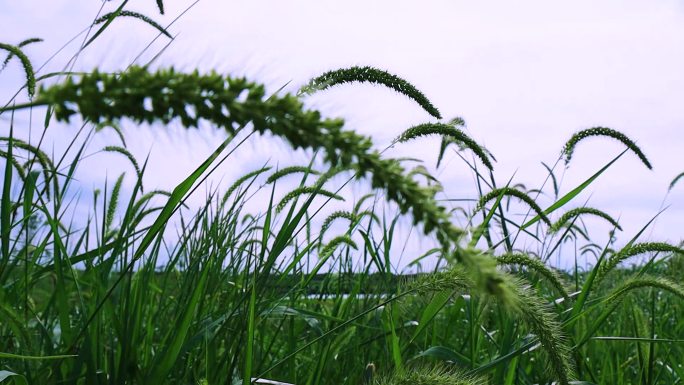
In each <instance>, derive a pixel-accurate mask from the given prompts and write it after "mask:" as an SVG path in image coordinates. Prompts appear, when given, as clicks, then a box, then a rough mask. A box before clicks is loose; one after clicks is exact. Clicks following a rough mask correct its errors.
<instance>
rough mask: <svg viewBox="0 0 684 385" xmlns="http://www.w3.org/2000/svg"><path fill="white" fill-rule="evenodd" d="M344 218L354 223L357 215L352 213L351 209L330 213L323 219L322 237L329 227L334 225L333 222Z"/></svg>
mask: <svg viewBox="0 0 684 385" xmlns="http://www.w3.org/2000/svg"><path fill="white" fill-rule="evenodd" d="M340 218H344V219H347V220H348V221H349V222H351V223H354V222H355V221H356V220H357V217H356V215H354V213H351V212H349V211H342V210H340V211H335V212H334V213H332V214H330V215H328V217H327V218H325V220H324V221H323V224H322V225H321V230H320V232H319V233H320V236H321V237H322V236H323V235H324V234H325V232H326V231H328V228H330V226H331V225H332V223H333V222H334V221H335V220H336V219H340Z"/></svg>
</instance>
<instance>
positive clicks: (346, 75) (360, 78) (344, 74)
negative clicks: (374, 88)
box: [299, 66, 442, 119]
mask: <svg viewBox="0 0 684 385" xmlns="http://www.w3.org/2000/svg"><path fill="white" fill-rule="evenodd" d="M354 82H358V83H373V84H381V85H383V86H385V87H388V88H391V89H393V90H395V91H397V92H398V93H400V94H402V95H404V96H406V97H408V98H410V99H412V100H413V101H415V102H416V103H418V104H419V105H420V106H421V107H423V109H424V110H425V111H427V113H429V114H430V115H432V116H434V117H435V118H437V119H441V118H442V115H441V114H440V113H439V110H438V109H437V108H436V107H435V106H434V105H433V104H432V102H430V100H429V99H428V98H427V97H426V96H425V95H424V94H423V93H422V92H420V91H419V90H418V89H417V88H416V87H415V86H413V85H412V84H411V83H409V82H407V81H406V80H404V79H402V78H400V77H399V76H396V75H393V74H391V73H389V72H387V71H383V70H379V69H377V68H373V67H369V66H365V67H356V66H354V67H350V68H342V69H337V70H333V71H328V72H326V73H324V74H322V75H320V76H317V77H315V78H313V79H311V81H309V83H308V84H307V85H305V86H303V87H302V88H301V89H300V90H299V93H300V94H312V93H314V92H316V91H322V90H326V89H328V88H330V87H333V86H336V85H339V84H346V83H354Z"/></svg>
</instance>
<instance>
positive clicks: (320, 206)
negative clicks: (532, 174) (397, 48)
mask: <svg viewBox="0 0 684 385" xmlns="http://www.w3.org/2000/svg"><path fill="white" fill-rule="evenodd" d="M126 3H127V2H126V1H123V3H122V4H121V5H120V7H118V8H117V9H116V11H114V12H112V13H107V14H103V15H101V17H99V18H98V19H96V20H93V25H92V26H91V27H90V28H89V30H88V31H87V33H86V35H85V38H82V39H83V42H82V43H81V45H80V47H81V50H83V49H84V48H85V47H87V46H90V45H91V44H98V41H99V40H98V38H99V36H101V34H102V33H106V30H107V28H108V27H110V26H111V25H112V24H113V23H118V22H120V21H121V20H120V19H121V18H134V19H137V20H135V22H138V23H147V24H149V28H151V29H157V30H158V32H159V33H160V34H161V35H165V34H168V32H167V31H166V30H165V29H164V27H163V26H161V25H160V24H158V23H156V22H155V21H154V16H155V15H141V14H138V13H135V12H131V11H127V10H126ZM157 5H158V8H159V11H160V12H161V13H163V11H164V8H163V5H164V4H163V3H162V2H161V0H157ZM129 21H131V20H129ZM40 43H41V42H40V39H36V38H33V37H30V39H27V40H25V41H22V42H0V54H2V55H4V56H0V59H3V60H4V66H13V67H14V68H17V69H21V72H20V73H22V74H23V78H22V82H24V86H23V87H22V88H21V89H20V90H18V92H17V94H16V95H15V97H14V98H12V99H11V100H7V101H2V104H0V130H1V133H0V157H1V158H2V160H0V164H2V165H3V168H2V175H1V177H2V196H1V197H0V224H1V229H2V230H1V231H0V238H1V241H2V243H1V247H0V249H1V250H0V384H3V385H4V384H17V385H20V384H55V385H56V384H112V385H113V384H196V385H200V384H202V385H204V384H207V385H208V384H231V385H238V384H243V385H246V384H276V385H277V384H284V385H287V384H296V385H324V384H331V385H332V384H354V385H356V384H358V385H365V384H369V385H370V384H378V385H380V384H382V385H410V384H417V385H433V384H434V385H456V384H463V385H474V384H506V385H512V384H563V385H567V384H615V385H619V384H679V383H682V381H683V378H684V367H683V366H682V365H683V363H684V306H683V305H684V302H683V301H684V286H683V285H682V284H681V277H682V271H684V257H683V256H682V253H684V250H682V246H681V245H678V244H672V243H667V242H661V241H652V240H651V239H658V236H657V234H654V235H653V236H647V235H649V231H650V226H651V225H652V223H651V222H648V223H643V226H642V227H641V230H640V231H638V232H636V233H634V234H627V233H626V232H620V230H622V228H621V224H620V222H619V221H618V220H617V219H616V218H615V217H614V216H613V215H612V214H611V213H607V212H605V211H603V210H602V209H601V208H600V207H590V206H587V205H586V204H585V203H584V202H585V200H586V193H588V192H590V191H591V190H592V189H593V188H594V187H595V186H596V183H595V182H596V181H597V180H599V179H604V178H611V175H610V170H611V166H612V165H613V164H615V163H617V162H621V161H624V159H625V158H628V157H632V158H634V159H637V160H638V161H639V165H640V167H645V168H651V167H652V166H651V163H650V162H649V158H648V153H649V149H647V148H643V149H642V148H640V147H639V146H637V144H636V140H637V139H638V138H628V137H627V136H625V135H624V134H622V133H621V132H620V131H619V129H614V128H607V127H589V128H587V129H584V130H581V131H578V132H577V133H575V134H574V135H572V136H570V137H569V138H568V140H567V142H566V143H558V154H559V155H558V158H557V159H556V160H555V163H550V164H548V165H547V164H544V165H545V167H546V170H547V176H546V178H545V179H544V180H540V181H539V183H538V185H539V186H541V187H538V188H534V189H528V188H526V187H525V186H524V185H521V184H517V183H516V181H515V180H497V179H496V178H495V174H494V172H493V170H494V169H495V168H496V161H495V156H496V154H492V153H490V152H489V151H488V150H487V149H486V148H484V147H483V146H481V145H480V144H479V143H478V142H477V141H475V140H473V139H472V138H471V137H470V136H469V135H468V134H467V133H466V131H465V129H464V124H465V123H464V121H463V120H462V119H460V118H453V117H445V116H442V115H441V113H440V110H439V106H435V105H433V103H432V102H431V101H430V99H429V95H425V94H424V93H423V92H421V90H419V89H418V88H417V87H415V86H414V85H413V84H412V83H411V79H403V78H400V77H398V76H396V75H394V74H392V73H391V72H387V71H384V70H380V69H377V68H373V67H358V66H357V67H347V68H341V69H331V70H330V71H329V72H326V73H323V74H321V75H319V76H317V77H315V78H313V79H298V81H300V82H301V83H302V84H304V86H302V87H301V88H300V89H299V91H298V92H296V93H286V92H283V91H282V90H281V91H278V92H274V93H271V92H267V91H266V87H265V86H264V85H263V84H260V83H258V82H254V81H253V80H250V79H246V78H241V77H234V76H231V75H230V74H224V73H218V72H208V73H203V72H188V71H181V70H177V69H173V68H162V69H152V68H153V67H152V66H148V65H144V63H143V65H131V66H123V67H122V69H121V70H120V71H118V72H105V71H97V70H94V71H92V72H86V73H83V72H71V71H70V70H69V65H68V63H65V64H67V65H66V66H65V70H64V71H60V72H56V73H42V72H40V70H39V69H38V68H39V67H38V66H37V65H36V64H34V63H32V60H31V57H30V55H27V52H30V51H29V48H31V49H34V48H33V46H34V45H35V47H36V48H35V49H38V47H39V44H40ZM79 52H80V51H79ZM79 52H76V53H75V57H76V56H77V55H78V53H79ZM161 53H162V52H160V54H161ZM362 59H363V58H360V60H362ZM3 68H4V67H3ZM17 73H19V72H17ZM5 75H6V74H3V73H0V79H2V77H3V76H5ZM0 81H2V80H0ZM364 83H369V84H373V85H375V86H376V87H378V88H381V89H385V90H386V91H387V95H386V97H387V98H405V99H407V100H409V101H411V102H413V103H415V104H416V106H418V107H419V108H421V109H423V110H424V112H425V116H426V119H425V123H423V124H418V125H415V126H412V127H408V128H406V129H405V130H404V131H403V132H401V133H399V135H398V136H397V137H396V139H395V140H394V142H393V143H392V145H397V146H400V145H402V144H404V143H406V145H407V146H410V145H411V144H412V143H415V144H419V143H423V145H424V143H426V137H430V138H433V139H435V138H436V139H438V141H439V142H438V145H437V146H435V148H434V149H431V150H432V152H433V153H434V157H433V158H432V159H431V160H430V161H431V162H434V167H435V169H437V170H439V169H441V168H444V167H446V166H445V165H444V164H443V160H444V159H445V157H447V156H452V157H453V156H456V157H457V158H458V159H459V162H460V163H459V162H455V163H452V164H450V165H449V167H460V168H462V171H463V172H464V173H470V174H472V176H473V178H472V180H473V183H475V184H476V185H477V186H476V187H477V191H478V195H476V196H469V197H459V198H463V199H462V200H452V201H448V202H447V201H446V200H445V199H444V195H442V192H443V191H444V190H447V189H448V187H449V186H444V185H442V183H440V179H439V177H438V176H436V174H435V173H430V172H429V171H428V168H427V167H426V165H424V164H423V163H422V162H420V161H416V160H415V159H409V158H392V157H390V156H388V155H386V151H385V150H384V149H382V148H378V147H377V146H375V145H374V143H373V142H372V140H371V139H370V138H369V137H366V136H364V135H361V134H359V133H357V132H355V131H353V130H351V129H349V128H348V127H347V126H346V125H345V123H344V120H343V118H344V117H328V116H323V115H322V114H321V113H319V112H318V111H316V110H313V109H310V108H308V107H306V105H305V102H306V100H307V98H309V97H310V96H311V95H313V94H318V93H325V92H327V90H328V89H330V88H337V87H355V86H358V84H364ZM26 113H29V114H30V116H31V119H32V123H31V127H25V126H23V124H21V123H20V121H19V120H16V119H15V114H26ZM22 122H23V120H22ZM64 123H71V124H70V125H68V126H67V125H66V124H64ZM122 123H125V124H139V125H145V124H157V125H159V126H161V128H157V129H163V125H166V124H180V125H182V126H183V127H185V128H188V129H191V128H194V127H198V126H200V125H211V126H212V127H215V128H216V129H217V130H222V131H223V132H224V136H223V138H224V141H223V142H222V143H217V144H216V148H215V151H214V152H213V153H212V154H211V155H210V156H208V157H207V158H206V159H205V160H204V161H203V162H201V163H199V164H197V165H195V169H194V171H193V172H192V173H189V174H188V175H183V178H181V179H182V180H181V182H180V183H179V184H177V185H176V186H175V187H174V188H173V189H170V190H168V191H164V190H155V189H151V188H149V187H148V186H147V184H146V183H145V181H146V175H147V174H146V168H147V160H146V159H138V158H136V157H135V156H133V154H132V153H131V152H130V151H129V150H128V148H127V142H130V141H132V140H134V138H131V136H130V133H124V131H123V130H122V129H121V128H120V126H121V124H122ZM29 129H31V130H33V131H41V130H43V132H46V131H47V130H59V132H60V135H62V136H67V137H70V138H71V137H72V138H73V140H72V141H71V142H70V143H71V144H70V145H69V146H67V148H66V149H64V150H63V151H61V152H55V151H54V150H53V145H52V144H51V143H49V142H48V141H43V140H42V139H41V140H39V141H36V140H34V139H32V138H31V137H29V136H28V135H27V131H28V130H29ZM102 132H108V133H114V135H113V136H112V137H114V138H116V140H114V141H112V143H110V144H109V145H107V146H106V147H104V148H89V143H91V142H90V141H89V140H88V139H89V138H92V137H93V136H97V135H102V134H101V133H102ZM262 134H265V135H271V136H273V137H277V138H279V139H282V140H281V141H280V142H279V143H280V145H282V146H283V147H287V146H289V148H291V149H293V150H296V149H303V150H304V151H305V152H306V154H308V156H309V157H310V162H308V163H304V164H288V165H283V164H270V163H268V162H265V163H264V164H261V165H253V166H250V165H244V168H245V169H249V170H248V171H246V172H245V173H244V174H243V175H242V176H241V177H239V178H237V179H235V180H230V181H228V182H229V183H228V184H227V187H225V186H222V187H220V188H206V186H207V185H206V184H205V181H206V180H207V178H209V177H210V176H212V175H213V174H214V171H215V169H216V167H218V165H220V164H222V163H224V162H230V161H231V159H232V158H231V156H234V151H236V149H238V148H240V147H241V146H245V145H246V144H245V143H247V140H248V139H249V138H250V137H252V136H258V135H262ZM39 136H40V135H39ZM600 143H611V145H616V144H617V145H619V146H621V147H620V148H621V149H620V150H619V151H618V152H617V153H616V154H615V155H614V158H613V159H612V160H611V161H610V162H608V163H605V164H595V165H594V167H593V169H590V170H583V172H585V173H586V175H585V177H584V182H583V183H580V184H578V185H564V184H563V183H562V180H561V178H559V177H558V175H559V174H560V173H561V172H562V170H563V169H564V168H565V167H571V166H572V163H573V154H574V152H575V149H576V148H578V147H583V146H587V147H589V146H598V145H600ZM409 148H410V147H409ZM616 148H617V147H616ZM651 150H652V149H651ZM524 151H529V152H534V151H535V149H534V147H533V143H532V144H531V147H530V148H527V149H524ZM93 152H98V153H110V154H114V155H116V156H118V157H120V158H121V160H122V164H123V165H125V167H124V168H123V169H122V170H121V171H120V173H119V175H114V176H112V177H110V178H108V180H107V182H106V183H105V184H104V185H102V186H99V187H98V188H96V189H94V190H87V189H86V188H85V187H84V186H79V180H78V178H76V177H75V175H76V173H77V171H78V170H79V169H81V168H85V167H91V166H92V165H93V164H94V162H95V161H96V159H93V158H92V157H89V156H87V154H92V153H93ZM454 154H455V155H454ZM416 155H417V156H418V155H420V154H416ZM577 156H580V155H579V154H578V155H577ZM430 167H433V164H431V165H430ZM683 175H684V174H680V175H679V176H677V177H675V178H674V179H673V180H672V183H671V185H670V186H669V187H670V188H671V189H675V188H683V187H684V186H681V185H679V184H678V180H679V179H680V178H681V177H682V176H683ZM126 183H129V185H130V186H133V188H126V187H125V186H126ZM347 186H356V190H362V191H365V193H363V194H359V195H358V196H350V195H349V194H346V193H343V191H346V190H343V189H344V188H345V187H347ZM660 187H662V188H667V187H668V186H658V188H660ZM84 191H85V192H84ZM658 191H660V190H658ZM655 193H656V192H654V194H655ZM202 194H204V195H202ZM583 194H585V195H583ZM615 194H620V192H619V191H616V192H615ZM542 195H544V196H547V197H552V198H553V203H552V204H550V205H546V204H544V205H542V204H541V203H539V201H540V199H539V197H540V196H542ZM198 196H200V197H202V199H203V202H204V203H203V204H201V205H200V206H199V207H194V206H191V205H189V204H188V201H189V198H190V197H198ZM254 207H258V209H256V210H255V209H254ZM76 208H78V210H76ZM75 212H77V213H78V214H77V215H76V214H74V213H75ZM521 212H522V213H523V214H524V215H520V213H521ZM656 214H658V213H653V215H654V219H655V217H656V216H657V215H656ZM658 215H667V211H665V212H664V213H662V214H658ZM596 223H601V224H603V225H604V226H606V225H607V226H610V228H611V229H612V231H611V236H610V237H609V240H608V241H607V242H597V241H595V239H596V238H597V236H596V235H595V234H593V233H592V231H591V230H592V228H593V227H592V226H591V225H592V224H596ZM402 226H403V227H409V228H410V234H411V237H423V238H424V239H425V242H424V243H423V244H424V245H425V244H427V245H429V247H427V248H425V250H421V252H420V253H418V254H415V255H413V254H411V253H413V251H410V252H409V254H411V255H403V258H404V260H406V261H407V262H408V265H409V267H411V266H413V267H414V269H413V270H411V269H408V270H407V271H409V270H410V271H411V272H410V273H408V274H402V272H403V271H400V270H399V269H397V266H396V260H397V258H398V255H396V254H397V253H398V251H397V250H399V251H401V250H402V247H403V245H404V244H405V242H406V239H405V237H406V236H405V232H402V231H400V228H401V227H402ZM618 233H619V241H618V237H617V235H618ZM402 234H403V235H402ZM600 238H601V239H604V238H605V234H600ZM646 238H648V240H645V239H646ZM561 256H563V258H568V257H569V258H573V259H574V261H573V262H572V267H570V268H567V269H558V268H554V267H552V266H551V264H550V262H553V261H556V260H557V259H559V258H560V257H561ZM586 258H589V259H590V260H591V263H590V264H588V265H587V264H585V263H584V261H585V259H586ZM428 261H432V262H430V264H428V263H427V262H428ZM421 264H425V265H426V266H430V267H429V268H426V269H418V268H417V267H418V266H420V265H421Z"/></svg>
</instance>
